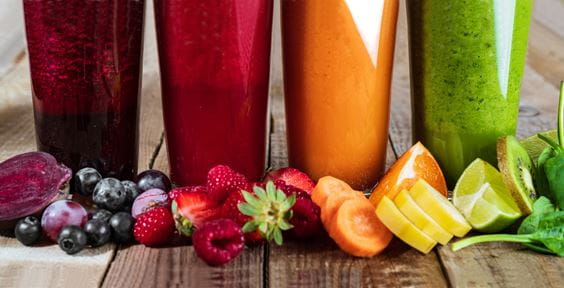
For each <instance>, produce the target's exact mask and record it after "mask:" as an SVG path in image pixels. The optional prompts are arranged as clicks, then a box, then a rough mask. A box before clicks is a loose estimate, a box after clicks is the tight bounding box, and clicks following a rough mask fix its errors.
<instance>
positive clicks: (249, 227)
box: [241, 220, 257, 233]
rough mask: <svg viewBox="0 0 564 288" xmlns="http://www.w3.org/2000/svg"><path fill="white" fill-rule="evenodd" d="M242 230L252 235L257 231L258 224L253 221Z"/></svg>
mask: <svg viewBox="0 0 564 288" xmlns="http://www.w3.org/2000/svg"><path fill="white" fill-rule="evenodd" d="M241 230H243V233H251V232H254V231H257V223H256V222H255V221H252V220H251V221H249V222H247V223H245V225H243V228H241Z"/></svg>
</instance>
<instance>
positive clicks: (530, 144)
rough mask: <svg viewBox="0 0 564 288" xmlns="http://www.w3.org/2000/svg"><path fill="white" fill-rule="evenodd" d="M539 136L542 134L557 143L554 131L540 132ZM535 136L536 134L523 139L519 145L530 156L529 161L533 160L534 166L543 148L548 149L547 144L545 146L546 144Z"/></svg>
mask: <svg viewBox="0 0 564 288" xmlns="http://www.w3.org/2000/svg"><path fill="white" fill-rule="evenodd" d="M540 134H544V135H545V136H547V137H549V138H552V139H554V140H555V141H558V140H557V138H558V136H557V133H556V129H554V130H550V131H545V132H541V133H540ZM537 135H538V134H535V135H533V136H530V137H528V138H525V139H523V140H521V141H520V142H521V145H523V148H525V150H527V153H528V154H529V156H531V159H532V160H533V162H534V163H535V165H536V164H537V160H538V159H539V156H540V154H541V153H542V151H543V150H544V148H546V147H548V144H546V142H544V141H542V140H541V139H540V138H539V137H538V136H537Z"/></svg>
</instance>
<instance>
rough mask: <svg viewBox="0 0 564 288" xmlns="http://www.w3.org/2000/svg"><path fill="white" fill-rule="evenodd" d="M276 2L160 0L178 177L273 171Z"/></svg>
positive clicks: (169, 137)
mask: <svg viewBox="0 0 564 288" xmlns="http://www.w3.org/2000/svg"><path fill="white" fill-rule="evenodd" d="M272 4H273V2H272V0H207V1H201V0H155V14H156V24H157V36H158V45H159V58H160V65H161V77H162V89H163V90H162V92H163V110H164V120H165V130H166V141H167V145H168V153H169V162H170V168H171V177H172V180H173V182H175V183H176V184H178V185H199V184H202V183H204V182H205V179H206V174H207V171H208V170H209V169H210V168H211V167H213V166H215V165H218V164H226V165H229V166H230V167H232V168H233V169H235V170H237V171H239V172H241V173H243V174H245V175H246V176H247V177H248V178H250V179H253V180H258V179H260V178H261V177H262V175H263V173H264V169H265V156H266V130H267V127H266V123H267V103H268V80H269V69H270V40H271V27H272Z"/></svg>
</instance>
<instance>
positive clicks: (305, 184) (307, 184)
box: [266, 167, 315, 195]
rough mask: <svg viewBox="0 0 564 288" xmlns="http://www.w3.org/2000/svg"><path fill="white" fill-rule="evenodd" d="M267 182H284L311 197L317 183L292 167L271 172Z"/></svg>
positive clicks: (267, 176)
mask: <svg viewBox="0 0 564 288" xmlns="http://www.w3.org/2000/svg"><path fill="white" fill-rule="evenodd" d="M266 180H272V181H274V182H276V180H283V181H284V182H286V184H287V185H291V186H294V187H296V188H298V189H301V190H303V191H305V192H306V193H307V194H309V195H311V193H312V192H313V188H315V183H314V182H313V180H311V178H310V177H309V176H308V175H307V174H305V173H304V172H302V171H300V170H298V169H295V168H291V167H286V168H280V169H278V170H274V171H271V172H270V173H268V175H266Z"/></svg>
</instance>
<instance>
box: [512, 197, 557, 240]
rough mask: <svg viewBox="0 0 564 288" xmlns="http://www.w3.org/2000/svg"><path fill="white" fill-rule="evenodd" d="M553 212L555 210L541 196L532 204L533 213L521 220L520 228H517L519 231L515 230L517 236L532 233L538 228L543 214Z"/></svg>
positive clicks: (548, 201) (546, 199)
mask: <svg viewBox="0 0 564 288" xmlns="http://www.w3.org/2000/svg"><path fill="white" fill-rule="evenodd" d="M554 211H556V209H555V208H554V205H553V204H552V203H551V202H550V200H549V199H548V198H546V197H544V196H541V197H540V198H539V199H537V200H536V201H535V203H533V213H532V214H531V215H529V216H527V218H525V220H523V222H522V223H521V226H519V229H518V230H517V234H532V233H534V232H535V231H536V230H537V228H538V225H539V221H540V220H541V218H542V217H544V214H547V213H551V212H554Z"/></svg>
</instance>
